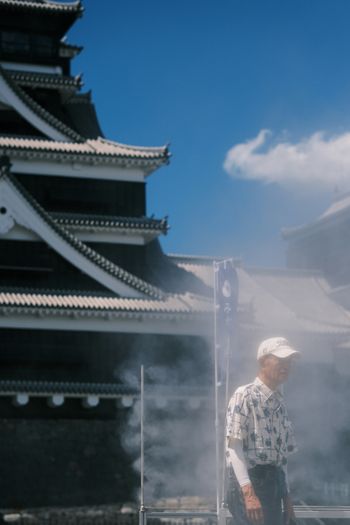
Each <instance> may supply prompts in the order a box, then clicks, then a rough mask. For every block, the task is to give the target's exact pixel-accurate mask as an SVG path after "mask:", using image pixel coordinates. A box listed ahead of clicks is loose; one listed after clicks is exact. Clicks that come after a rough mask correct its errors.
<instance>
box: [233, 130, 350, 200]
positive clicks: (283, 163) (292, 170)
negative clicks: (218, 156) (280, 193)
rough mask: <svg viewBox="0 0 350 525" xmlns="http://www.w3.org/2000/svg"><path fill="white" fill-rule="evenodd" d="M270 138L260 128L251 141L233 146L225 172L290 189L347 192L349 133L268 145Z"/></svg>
mask: <svg viewBox="0 0 350 525" xmlns="http://www.w3.org/2000/svg"><path fill="white" fill-rule="evenodd" d="M270 136H271V131H269V130H267V129H262V130H261V131H260V132H259V133H258V135H257V136H256V137H255V138H254V139H252V140H249V141H247V142H245V143H241V144H237V145H235V146H233V147H232V148H231V149H230V150H229V151H228V152H227V155H226V158H225V162H224V169H225V170H226V171H227V173H229V174H230V175H231V176H232V177H236V178H242V179H249V180H260V181H262V182H266V183H277V184H280V185H281V186H284V187H287V188H289V189H290V188H294V189H303V190H308V189H311V188H312V190H313V191H315V190H316V191H325V190H326V191H329V190H331V191H332V190H334V189H335V188H338V189H340V190H342V191H344V190H348V189H349V187H350V132H346V133H343V134H341V135H337V136H332V137H328V138H327V137H326V136H325V133H324V132H317V133H314V134H313V135H311V136H310V137H306V138H304V139H302V140H301V141H300V142H296V143H294V144H293V143H291V142H288V141H280V142H278V143H274V144H272V145H270V146H269V145H268V144H267V139H268V137H270ZM263 147H265V148H264V150H263V151H262V149H263Z"/></svg>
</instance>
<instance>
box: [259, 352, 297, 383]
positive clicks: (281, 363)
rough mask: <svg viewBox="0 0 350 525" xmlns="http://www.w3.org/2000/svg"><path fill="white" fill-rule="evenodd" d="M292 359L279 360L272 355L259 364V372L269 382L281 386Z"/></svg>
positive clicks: (287, 374) (285, 379)
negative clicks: (262, 373) (260, 371)
mask: <svg viewBox="0 0 350 525" xmlns="http://www.w3.org/2000/svg"><path fill="white" fill-rule="evenodd" d="M292 361H293V358H292V357H287V358H286V359H280V358H279V357H276V356H274V355H267V356H266V357H265V358H264V360H263V362H262V363H261V370H262V371H263V372H264V375H265V377H266V378H267V379H269V380H270V381H271V382H273V383H275V384H276V385H281V384H282V383H284V382H285V381H287V379H288V376H289V372H290V369H291V365H292Z"/></svg>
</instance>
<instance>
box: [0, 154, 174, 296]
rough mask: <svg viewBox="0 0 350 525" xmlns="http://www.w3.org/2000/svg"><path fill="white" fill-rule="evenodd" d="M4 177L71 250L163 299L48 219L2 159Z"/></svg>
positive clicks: (145, 284) (6, 162) (106, 270)
mask: <svg viewBox="0 0 350 525" xmlns="http://www.w3.org/2000/svg"><path fill="white" fill-rule="evenodd" d="M2 176H6V177H8V179H9V180H10V182H11V183H12V184H13V186H14V187H15V188H16V189H17V190H18V191H19V192H20V194H21V195H22V196H23V197H24V198H25V200H26V201H27V202H29V203H30V205H31V206H32V207H33V208H34V209H35V211H36V212H37V213H38V215H39V216H40V217H41V219H42V220H43V221H44V222H45V223H46V224H47V225H48V226H49V227H50V228H51V229H52V230H53V231H54V232H55V233H56V234H57V235H58V236H59V237H60V238H61V239H63V240H64V241H65V242H67V243H68V244H69V245H70V246H71V247H72V248H74V249H75V250H77V251H78V252H79V253H80V254H81V255H83V256H84V257H85V258H86V259H88V260H89V261H90V262H92V263H93V264H95V265H96V266H98V267H99V268H100V269H101V270H103V271H104V272H106V273H107V274H109V275H111V276H112V277H115V278H116V279H117V280H119V281H121V282H122V283H124V284H125V285H127V286H130V287H131V288H134V289H135V290H137V291H138V292H140V293H144V294H146V295H149V296H151V297H154V298H157V299H162V298H164V297H165V294H164V292H162V291H161V290H160V289H159V288H156V287H155V286H152V285H151V284H149V283H147V282H146V281H143V280H142V279H140V278H139V277H136V276H135V275H133V274H131V273H130V272H128V271H127V270H123V268H121V267H120V266H117V265H116V264H114V263H112V262H111V261H109V260H108V259H106V258H105V257H103V256H102V255H100V254H99V253H97V252H96V251H95V250H93V249H92V248H90V247H89V246H87V245H86V244H84V243H83V242H82V241H80V240H79V239H77V238H76V237H75V236H74V235H72V234H71V233H70V232H68V231H67V230H66V229H65V228H63V227H62V226H59V225H58V224H56V223H55V221H54V220H53V219H52V218H51V217H50V215H49V214H48V213H47V212H46V211H45V210H44V209H43V208H42V207H41V206H40V204H39V203H38V202H37V201H36V200H35V199H34V198H33V197H32V195H31V194H30V193H29V192H28V191H27V190H26V189H25V188H24V187H23V186H22V185H21V184H20V183H19V182H18V180H17V179H16V178H15V177H13V176H12V175H11V174H10V172H9V163H8V161H7V159H6V158H5V159H4V158H3V159H2V162H1V165H0V177H2Z"/></svg>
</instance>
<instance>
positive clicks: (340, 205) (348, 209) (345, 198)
mask: <svg viewBox="0 0 350 525" xmlns="http://www.w3.org/2000/svg"><path fill="white" fill-rule="evenodd" d="M349 217H350V194H349V193H344V194H341V195H340V196H339V197H337V198H336V199H335V200H334V202H332V204H331V205H330V206H329V207H328V208H327V209H326V211H324V212H323V213H322V214H321V215H320V216H319V217H318V218H317V219H316V220H314V221H312V222H310V223H308V224H304V225H301V226H296V227H294V228H283V230H282V236H283V238H284V239H286V240H294V239H298V238H302V237H308V236H309V235H312V234H314V233H317V232H319V231H322V230H323V229H326V228H328V227H331V226H333V225H334V224H339V222H342V221H344V220H347V219H349Z"/></svg>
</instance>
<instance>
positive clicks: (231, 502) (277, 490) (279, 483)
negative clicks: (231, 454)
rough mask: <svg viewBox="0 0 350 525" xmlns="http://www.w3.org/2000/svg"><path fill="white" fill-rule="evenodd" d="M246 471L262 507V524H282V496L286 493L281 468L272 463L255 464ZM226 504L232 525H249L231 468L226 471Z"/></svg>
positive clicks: (240, 493) (238, 487)
mask: <svg viewBox="0 0 350 525" xmlns="http://www.w3.org/2000/svg"><path fill="white" fill-rule="evenodd" d="M248 473H249V478H250V480H251V482H252V485H253V487H254V490H255V494H256V495H257V497H258V498H259V500H260V503H261V506H262V508H263V513H264V525H283V516H282V498H283V496H284V495H285V493H286V484H285V477H284V472H283V470H282V469H281V468H280V467H277V466H274V465H257V466H256V467H254V468H252V469H249V471H248ZM227 505H228V508H229V511H230V512H231V514H232V519H233V525H250V521H249V520H248V518H247V515H246V512H245V505H244V501H243V496H242V492H241V489H240V486H239V484H238V482H237V479H236V476H235V475H234V472H233V469H232V468H230V469H229V472H228V485H227Z"/></svg>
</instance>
